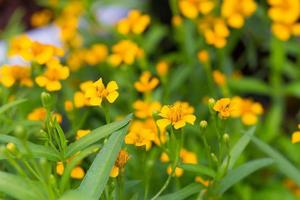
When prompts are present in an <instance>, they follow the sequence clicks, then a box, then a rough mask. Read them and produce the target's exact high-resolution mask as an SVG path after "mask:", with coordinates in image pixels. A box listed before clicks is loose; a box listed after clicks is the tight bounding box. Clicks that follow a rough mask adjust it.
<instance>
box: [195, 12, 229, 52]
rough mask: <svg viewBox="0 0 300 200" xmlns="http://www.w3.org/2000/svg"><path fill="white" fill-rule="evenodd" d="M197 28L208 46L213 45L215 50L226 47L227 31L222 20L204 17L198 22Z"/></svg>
mask: <svg viewBox="0 0 300 200" xmlns="http://www.w3.org/2000/svg"><path fill="white" fill-rule="evenodd" d="M198 28H199V31H200V32H202V34H203V35H204V38H205V40H206V42H207V43H208V44H210V45H214V46H215V47H216V48H223V47H224V46H225V45H226V43H227V37H228V36H229V29H228V28H227V26H226V24H225V21H224V19H222V18H217V17H213V16H206V17H205V18H204V19H202V20H200V21H199V24H198Z"/></svg>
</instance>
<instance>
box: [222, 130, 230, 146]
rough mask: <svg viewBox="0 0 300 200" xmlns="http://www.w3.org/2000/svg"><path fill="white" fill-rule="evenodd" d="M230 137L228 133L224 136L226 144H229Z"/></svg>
mask: <svg viewBox="0 0 300 200" xmlns="http://www.w3.org/2000/svg"><path fill="white" fill-rule="evenodd" d="M229 139H230V138H229V135H228V134H227V133H225V134H224V135H223V140H224V142H225V143H226V144H229Z"/></svg>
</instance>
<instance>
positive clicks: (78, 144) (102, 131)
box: [66, 114, 132, 158]
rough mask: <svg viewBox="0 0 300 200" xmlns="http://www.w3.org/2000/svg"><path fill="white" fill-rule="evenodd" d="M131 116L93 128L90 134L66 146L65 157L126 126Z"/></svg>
mask: <svg viewBox="0 0 300 200" xmlns="http://www.w3.org/2000/svg"><path fill="white" fill-rule="evenodd" d="M131 118H132V114H130V115H128V116H126V117H125V119H123V120H121V121H117V122H113V123H110V124H107V125H105V126H102V127H99V128H96V129H94V130H93V131H92V132H91V133H90V134H87V135H86V136H84V137H82V138H80V139H79V140H77V141H75V142H74V143H72V144H70V145H69V146H68V147H67V151H66V158H69V157H70V156H72V155H74V154H75V153H76V152H78V151H81V150H83V149H84V148H86V147H88V146H90V145H92V144H94V143H96V142H98V141H99V140H101V139H103V138H105V137H107V136H109V135H110V134H111V133H113V132H115V131H117V130H119V129H120V128H122V127H124V126H126V125H127V124H128V123H129V121H130V120H131Z"/></svg>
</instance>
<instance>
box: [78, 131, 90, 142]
mask: <svg viewBox="0 0 300 200" xmlns="http://www.w3.org/2000/svg"><path fill="white" fill-rule="evenodd" d="M90 132H91V130H78V131H77V133H76V140H79V139H80V138H82V137H83V136H86V135H87V134H89V133H90Z"/></svg>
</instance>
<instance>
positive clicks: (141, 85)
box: [134, 71, 159, 93]
mask: <svg viewBox="0 0 300 200" xmlns="http://www.w3.org/2000/svg"><path fill="white" fill-rule="evenodd" d="M158 84H159V80H158V79H157V78H155V77H152V76H151V72H149V71H145V72H143V74H142V75H141V77H140V79H139V81H137V82H135V83H134V87H135V89H136V90H137V91H139V92H145V93H147V92H151V91H152V90H153V89H154V88H155V87H156V86H157V85H158Z"/></svg>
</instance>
